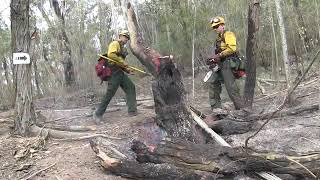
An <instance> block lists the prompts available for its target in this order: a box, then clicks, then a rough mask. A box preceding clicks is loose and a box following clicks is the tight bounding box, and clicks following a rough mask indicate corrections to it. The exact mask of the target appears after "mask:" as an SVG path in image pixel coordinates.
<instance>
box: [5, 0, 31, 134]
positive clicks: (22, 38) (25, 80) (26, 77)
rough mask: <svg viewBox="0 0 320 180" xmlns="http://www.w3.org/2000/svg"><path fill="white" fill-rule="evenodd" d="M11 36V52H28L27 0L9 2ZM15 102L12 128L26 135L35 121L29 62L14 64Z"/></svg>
mask: <svg viewBox="0 0 320 180" xmlns="http://www.w3.org/2000/svg"><path fill="white" fill-rule="evenodd" d="M10 7H11V16H10V17H11V38H12V40H11V41H12V51H13V52H26V53H28V52H29V46H30V32H29V16H30V15H29V0H12V1H11V4H10ZM15 72H16V84H17V86H16V104H15V113H16V117H15V119H14V130H15V132H16V133H18V134H21V135H27V134H28V131H29V129H30V126H31V125H32V124H33V123H34V121H35V112H34V107H33V99H32V83H31V64H27V65H15Z"/></svg>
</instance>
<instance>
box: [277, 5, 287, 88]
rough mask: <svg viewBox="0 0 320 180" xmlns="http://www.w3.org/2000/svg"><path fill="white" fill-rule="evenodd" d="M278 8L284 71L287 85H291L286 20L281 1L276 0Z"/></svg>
mask: <svg viewBox="0 0 320 180" xmlns="http://www.w3.org/2000/svg"><path fill="white" fill-rule="evenodd" d="M275 4H276V9H277V17H278V23H279V27H280V36H281V44H282V56H283V65H284V71H285V75H286V81H287V87H288V88H289V87H290V68H289V64H290V63H289V59H288V44H287V38H286V29H285V25H284V20H283V16H282V8H281V1H280V0H275Z"/></svg>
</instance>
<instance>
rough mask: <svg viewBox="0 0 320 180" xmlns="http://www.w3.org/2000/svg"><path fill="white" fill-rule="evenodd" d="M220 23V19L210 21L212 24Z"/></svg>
mask: <svg viewBox="0 0 320 180" xmlns="http://www.w3.org/2000/svg"><path fill="white" fill-rule="evenodd" d="M218 22H220V19H219V18H213V19H211V20H210V24H213V23H218Z"/></svg>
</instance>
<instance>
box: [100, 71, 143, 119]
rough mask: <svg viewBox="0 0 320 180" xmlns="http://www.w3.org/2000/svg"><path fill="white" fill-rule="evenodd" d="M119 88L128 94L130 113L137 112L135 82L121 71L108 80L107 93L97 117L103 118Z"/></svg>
mask: <svg viewBox="0 0 320 180" xmlns="http://www.w3.org/2000/svg"><path fill="white" fill-rule="evenodd" d="M119 86H120V87H121V89H122V90H123V91H124V92H125V94H126V100H127V106H128V112H136V111H137V100H136V89H135V86H134V84H133V82H132V81H131V80H130V79H129V77H128V76H127V75H126V74H125V73H124V72H123V71H121V70H120V71H118V72H114V73H113V74H112V76H111V77H110V79H109V80H108V88H107V92H106V94H105V95H104V96H103V98H102V101H101V103H100V105H99V107H98V109H97V110H96V112H95V113H96V115H97V116H102V115H103V114H104V113H105V111H106V109H107V107H108V105H109V103H110V101H111V99H112V97H113V96H114V94H115V93H116V92H117V89H118V88H119Z"/></svg>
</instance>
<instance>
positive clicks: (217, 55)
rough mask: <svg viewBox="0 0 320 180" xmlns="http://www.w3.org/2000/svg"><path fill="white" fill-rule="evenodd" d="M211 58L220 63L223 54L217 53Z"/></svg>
mask: <svg viewBox="0 0 320 180" xmlns="http://www.w3.org/2000/svg"><path fill="white" fill-rule="evenodd" d="M211 58H212V59H213V62H215V63H218V62H220V59H221V56H220V54H215V55H213V56H212V57H211Z"/></svg>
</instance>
